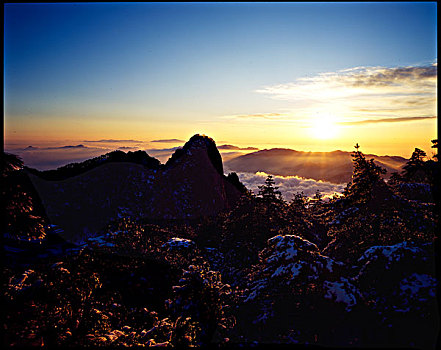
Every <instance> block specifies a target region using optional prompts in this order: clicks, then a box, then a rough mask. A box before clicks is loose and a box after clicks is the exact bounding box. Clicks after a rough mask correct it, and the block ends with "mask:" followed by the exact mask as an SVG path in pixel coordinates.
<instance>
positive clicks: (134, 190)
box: [28, 135, 243, 241]
mask: <svg viewBox="0 0 441 350" xmlns="http://www.w3.org/2000/svg"><path fill="white" fill-rule="evenodd" d="M112 153H113V152H112ZM121 153H122V154H124V152H119V153H118V154H119V155H121ZM129 153H130V152H129ZM135 153H136V152H135ZM143 153H145V152H143ZM140 155H141V154H140ZM121 157H122V158H124V157H125V158H127V156H122V155H121ZM146 157H148V159H147V158H146ZM146 157H141V158H145V159H147V160H148V161H149V164H137V163H135V162H130V161H128V160H127V159H126V160H125V161H124V159H122V161H106V160H105V159H106V158H105V157H104V158H103V159H104V160H102V162H101V164H99V163H98V162H96V161H95V162H91V163H92V166H91V167H89V168H87V167H85V168H83V172H80V173H78V171H77V173H75V174H74V175H75V176H72V177H66V176H61V177H60V179H59V180H57V181H54V180H48V179H43V178H42V177H41V175H42V173H40V176H38V172H35V171H29V170H28V173H29V177H30V179H31V181H32V183H33V184H34V186H35V188H36V190H37V192H38V193H39V195H40V197H41V199H42V203H43V205H44V207H45V209H46V212H47V215H48V217H49V219H50V221H51V223H53V224H55V225H58V226H60V227H62V228H63V229H64V230H65V233H66V238H67V239H71V240H74V241H77V240H80V239H81V238H82V237H86V236H87V235H88V234H91V233H93V232H96V231H98V230H99V229H101V228H103V226H104V225H105V224H107V223H108V222H109V220H112V219H118V218H119V217H122V216H133V217H138V218H139V217H145V218H151V219H191V218H195V217H200V216H205V215H212V214H215V213H217V212H219V211H220V210H222V209H225V208H229V207H231V206H232V205H233V204H234V203H235V202H236V200H237V199H238V198H239V197H240V194H241V190H243V188H241V186H240V183H239V181H238V179H237V177H232V176H228V177H226V176H224V175H223V165H222V158H221V156H220V154H219V151H218V150H217V148H216V144H215V142H214V141H213V140H212V139H211V138H209V137H207V136H201V135H195V136H193V137H192V138H191V139H190V140H189V141H188V142H187V143H186V144H185V145H184V147H183V148H182V149H177V150H176V151H175V153H174V154H173V155H172V157H171V158H170V159H169V160H168V161H167V163H166V164H165V165H161V164H159V161H157V162H154V160H156V159H154V158H151V157H149V156H148V155H146ZM107 159H108V158H107ZM84 163H86V162H84ZM141 163H142V162H141ZM66 167H67V168H69V166H66ZM66 167H63V168H66ZM77 168H78V166H77ZM80 169H81V166H80ZM46 173H50V175H51V176H50V177H49V178H52V179H56V178H57V170H54V171H52V172H46ZM36 174H37V175H36ZM60 175H63V174H60ZM46 177H47V176H46ZM47 178H48V177H47Z"/></svg>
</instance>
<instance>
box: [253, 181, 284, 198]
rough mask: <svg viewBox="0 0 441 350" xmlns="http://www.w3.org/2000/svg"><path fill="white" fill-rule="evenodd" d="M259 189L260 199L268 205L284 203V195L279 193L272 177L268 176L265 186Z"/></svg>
mask: <svg viewBox="0 0 441 350" xmlns="http://www.w3.org/2000/svg"><path fill="white" fill-rule="evenodd" d="M258 187H259V193H258V197H260V198H262V199H263V201H264V202H266V203H281V202H283V198H282V193H281V192H280V191H278V187H277V186H275V181H274V179H273V177H272V175H268V177H267V178H266V180H265V184H264V185H262V186H258Z"/></svg>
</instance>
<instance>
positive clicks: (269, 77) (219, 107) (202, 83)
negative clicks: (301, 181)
mask: <svg viewBox="0 0 441 350" xmlns="http://www.w3.org/2000/svg"><path fill="white" fill-rule="evenodd" d="M436 10H437V5H436V3H435V2H426V3H421V2H420V3H416V2H415V3H411V2H406V3H383V2H381V3H184V4H182V3H90V4H87V3H78V4H75V3H67V4H56V3H54V4H18V3H17V4H5V36H4V37H5V40H4V54H5V60H4V67H5V69H4V71H5V81H4V87H5V128H6V132H5V134H6V139H20V140H24V139H26V140H31V139H36V140H38V139H41V138H57V137H58V138H60V137H63V138H65V139H84V138H85V137H86V138H90V137H95V138H96V139H102V138H118V137H119V138H122V139H124V138H138V139H139V138H141V139H154V138H183V139H186V138H188V137H189V136H191V135H192V134H194V133H197V132H204V133H207V134H209V135H210V136H213V137H214V138H215V139H216V138H221V139H222V140H226V141H231V143H233V142H235V143H240V142H241V141H243V143H246V144H253V145H254V144H255V145H262V144H271V142H275V143H277V140H276V138H277V135H280V129H281V128H282V129H284V130H285V129H286V128H287V127H293V126H292V125H293V124H294V125H295V122H296V121H297V120H299V116H294V115H290V116H288V117H286V118H285V119H284V120H285V121H287V123H285V124H283V123H280V121H279V122H277V123H275V124H274V123H273V124H269V123H266V124H262V125H260V124H259V123H260V122H257V124H256V122H254V121H253V122H252V123H251V124H252V125H250V124H249V123H248V124H247V123H244V122H243V121H237V120H235V119H234V118H230V119H228V117H229V116H238V115H263V114H270V113H273V114H275V113H279V114H282V113H285V112H287V111H288V112H289V111H292V110H293V109H295V108H297V107H298V104H293V103H292V101H291V102H290V101H287V100H280V99H275V98H272V97H271V96H270V95H271V94H269V95H268V94H266V95H265V93H262V92H258V91H259V90H260V91H263V90H264V91H268V90H265V89H267V88H268V87H274V86H277V85H280V84H290V83H293V82H294V83H296V81H297V80H298V79H305V78H310V79H312V78H314V77H317V76H319V75H320V74H321V73H330V72H331V73H332V72H334V73H335V72H339V71H341V70H345V69H353V68H355V67H384V68H396V67H428V66H430V65H433V64H434V63H436V62H437V46H436V40H437V35H436V28H437V15H436ZM271 91H272V90H271ZM390 93H393V92H390ZM418 93H421V92H418ZM424 93H427V91H425V92H424ZM426 97H430V96H426ZM305 101H306V100H305ZM305 103H306V102H305ZM428 108H429V107H428ZM430 108H432V110H433V101H432V105H431V107H430ZM311 113H312V112H311ZM406 113H407V112H406ZM415 113H416V114H415V115H413V114H410V112H409V113H407V114H405V115H404V114H403V116H409V117H412V116H413V117H415V116H427V115H429V114H431V111H430V112H427V113H422V111H416V112H415ZM288 114H289V113H288ZM307 115H308V114H307V113H306V114H305V116H307ZM400 116H402V115H400V114H397V115H396V116H395V117H400ZM337 117H338V116H337ZM374 117H375V116H374ZM225 118H227V119H225ZM354 118H357V116H354ZM360 118H363V117H362V116H360ZM370 118H371V117H370ZM378 118H380V115H378ZM255 119H257V118H255ZM345 121H346V122H347V120H345ZM429 122H430V123H431V124H430V125H429V124H427V127H426V128H425V129H424V128H423V129H424V130H423V131H422V132H421V133H432V134H430V135H429V134H428V135H427V142H429V141H430V137H433V132H434V130H435V129H434V123H435V121H434V120H430V121H427V120H426V123H429ZM408 124H409V123H408ZM256 125H257V126H256ZM213 134H214V135H213ZM295 135H296V132H295V131H293V137H292V140H291V139H290V138H289V137H288V136H286V135H283V137H281V139H280V140H279V141H280V142H281V143H283V144H286V145H291V146H292V147H294V148H295V146H296V140H300V139H301V135H298V136H297V137H296V136H295ZM315 141H316V143H320V144H321V145H323V146H329V147H338V146H339V142H338V141H337V139H334V140H333V141H332V142H331V141H330V140H328V141H326V142H327V143H326V144H325V143H323V142H324V141H323V140H315ZM305 142H306V143H307V140H306V139H305V140H303V139H301V142H297V143H299V144H300V143H301V144H302V145H303V147H307V144H305ZM345 142H346V141H345ZM350 142H352V140H350V141H349V140H348V141H347V143H348V144H350ZM403 142H404V141H403ZM313 143H314V140H311V147H313V146H314V145H313ZM343 144H344V145H343ZM343 144H342V146H346V143H344V142H343ZM413 146H414V145H410V146H409V147H410V148H412V147H413ZM415 146H416V145H415Z"/></svg>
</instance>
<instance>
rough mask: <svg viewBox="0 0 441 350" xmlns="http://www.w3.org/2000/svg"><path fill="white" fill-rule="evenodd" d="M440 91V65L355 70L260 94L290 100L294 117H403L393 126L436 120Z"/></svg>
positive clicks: (305, 79)
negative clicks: (438, 78) (438, 68)
mask: <svg viewBox="0 0 441 350" xmlns="http://www.w3.org/2000/svg"><path fill="white" fill-rule="evenodd" d="M436 91H437V65H436V64H431V65H425V66H410V67H393V68H386V67H355V68H350V69H345V70H340V71H337V72H326V73H320V74H318V75H315V76H312V77H302V78H299V79H296V80H295V81H294V82H290V83H285V84H277V85H271V86H265V87H262V88H260V89H258V90H256V92H258V93H260V94H264V95H266V96H268V97H270V98H273V99H277V100H284V101H287V102H289V104H290V106H291V110H292V113H291V117H294V118H300V117H304V118H308V117H310V116H314V115H317V114H332V115H334V116H337V117H338V118H340V120H341V121H348V122H349V121H350V122H352V121H356V119H357V118H358V119H360V118H362V119H364V118H366V117H370V118H369V119H375V118H382V119H386V118H392V119H394V118H397V115H398V116H399V118H403V119H395V122H401V121H409V119H407V118H408V117H416V116H418V117H424V118H425V119H429V117H430V118H432V116H433V115H435V114H436V105H437V95H436ZM285 103H286V102H285ZM345 119H346V120H345ZM414 120H418V119H414ZM419 120H422V119H419Z"/></svg>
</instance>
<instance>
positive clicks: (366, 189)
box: [344, 143, 386, 202]
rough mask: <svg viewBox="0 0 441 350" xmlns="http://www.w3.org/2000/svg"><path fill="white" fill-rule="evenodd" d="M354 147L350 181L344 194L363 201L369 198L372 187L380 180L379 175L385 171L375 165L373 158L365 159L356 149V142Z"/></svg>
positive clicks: (348, 197)
mask: <svg viewBox="0 0 441 350" xmlns="http://www.w3.org/2000/svg"><path fill="white" fill-rule="evenodd" d="M354 147H355V151H354V152H353V153H352V154H351V156H352V162H353V166H354V170H353V172H352V181H351V182H349V183H348V185H347V186H346V188H345V191H344V195H345V197H346V198H347V199H353V200H354V201H355V202H358V201H362V202H365V201H367V200H369V199H370V198H371V192H372V189H373V187H374V186H375V185H376V184H379V183H381V182H382V178H381V175H382V174H385V173H386V169H384V168H382V167H380V166H378V165H376V164H375V163H374V160H373V159H369V160H367V159H366V158H365V156H364V154H363V153H362V152H360V151H359V150H358V149H359V148H360V146H359V145H358V143H357V144H356V145H355V146H354Z"/></svg>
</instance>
